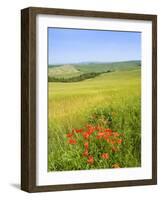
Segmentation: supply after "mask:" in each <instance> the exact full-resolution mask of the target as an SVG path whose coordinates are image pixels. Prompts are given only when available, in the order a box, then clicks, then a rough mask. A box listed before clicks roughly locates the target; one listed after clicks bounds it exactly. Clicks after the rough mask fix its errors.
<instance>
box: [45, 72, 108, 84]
mask: <svg viewBox="0 0 161 200" xmlns="http://www.w3.org/2000/svg"><path fill="white" fill-rule="evenodd" d="M109 72H111V71H110V70H107V71H106V72H97V73H96V72H90V73H86V74H81V75H79V76H73V77H70V78H64V77H61V78H56V77H54V76H53V77H51V76H49V77H48V82H64V83H69V82H78V81H83V80H86V79H90V78H94V77H96V76H99V75H100V74H103V73H109Z"/></svg>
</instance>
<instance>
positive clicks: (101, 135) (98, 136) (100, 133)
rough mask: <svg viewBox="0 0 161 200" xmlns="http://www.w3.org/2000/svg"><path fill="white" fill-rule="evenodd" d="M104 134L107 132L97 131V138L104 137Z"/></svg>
mask: <svg viewBox="0 0 161 200" xmlns="http://www.w3.org/2000/svg"><path fill="white" fill-rule="evenodd" d="M104 135H105V133H103V132H99V133H97V136H96V138H97V139H100V138H102V137H103V136H104Z"/></svg>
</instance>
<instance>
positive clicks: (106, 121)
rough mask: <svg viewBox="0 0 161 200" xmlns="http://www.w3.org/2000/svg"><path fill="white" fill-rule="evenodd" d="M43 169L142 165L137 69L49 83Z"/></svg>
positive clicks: (60, 169) (138, 77) (138, 74)
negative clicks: (77, 80) (45, 160)
mask: <svg viewBox="0 0 161 200" xmlns="http://www.w3.org/2000/svg"><path fill="white" fill-rule="evenodd" d="M48 95H49V96H48V170H49V171H65V170H84V169H100V168H116V167H120V168H125V167H139V166H140V165H141V70H140V68H137V69H134V70H129V71H128V70H127V71H114V72H111V73H104V74H101V75H99V76H97V77H95V78H91V79H87V80H84V81H79V82H71V83H55V82H49V83H48Z"/></svg>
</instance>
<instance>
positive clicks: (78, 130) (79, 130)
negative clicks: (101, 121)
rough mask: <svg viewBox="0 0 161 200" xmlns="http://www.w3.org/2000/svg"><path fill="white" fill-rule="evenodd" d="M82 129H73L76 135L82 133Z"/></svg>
mask: <svg viewBox="0 0 161 200" xmlns="http://www.w3.org/2000/svg"><path fill="white" fill-rule="evenodd" d="M82 131H83V129H75V132H76V133H82Z"/></svg>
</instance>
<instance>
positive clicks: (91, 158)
mask: <svg viewBox="0 0 161 200" xmlns="http://www.w3.org/2000/svg"><path fill="white" fill-rule="evenodd" d="M87 163H88V164H93V163H94V158H93V156H89V157H88V160H87Z"/></svg>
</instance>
